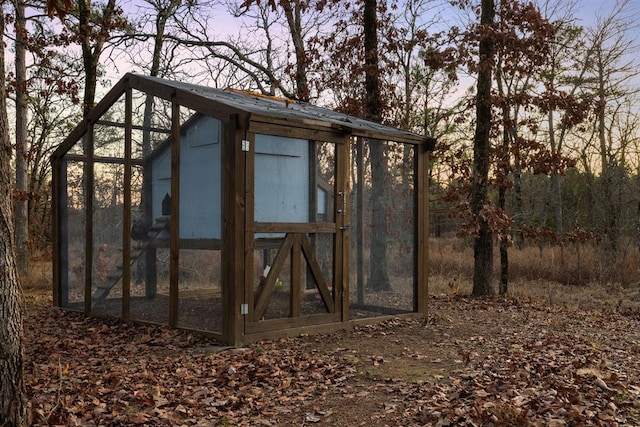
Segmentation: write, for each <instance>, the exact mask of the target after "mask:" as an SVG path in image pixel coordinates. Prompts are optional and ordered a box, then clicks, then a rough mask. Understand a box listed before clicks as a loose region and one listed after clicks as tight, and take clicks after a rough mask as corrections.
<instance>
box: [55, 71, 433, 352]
mask: <svg viewBox="0 0 640 427" xmlns="http://www.w3.org/2000/svg"><path fill="white" fill-rule="evenodd" d="M434 143H435V141H434V140H432V139H430V138H426V137H423V136H420V135H417V134H413V133H410V132H406V131H402V130H398V129H394V128H391V127H387V126H383V125H380V124H377V123H372V122H368V121H365V120H362V119H358V118H356V117H351V116H347V115H345V114H341V113H337V112H334V111H331V110H327V109H323V108H318V107H315V106H313V105H310V104H308V103H300V102H294V101H290V100H285V99H280V98H275V97H265V96H261V95H257V94H252V93H247V92H242V91H235V90H221V89H212V88H209V87H204V86H197V85H193V84H188V83H183V82H176V81H171V80H165V79H160V78H152V77H145V76H139V75H133V74H127V75H125V76H124V77H123V78H122V79H121V80H120V81H119V82H118V83H117V84H116V85H115V86H114V87H113V89H112V90H111V91H110V92H109V93H108V94H107V95H106V96H105V97H104V98H103V99H102V100H101V101H100V102H99V103H98V105H97V106H96V107H95V108H94V109H93V110H92V111H91V113H90V114H89V115H88V117H86V118H85V119H84V120H83V121H82V123H80V124H79V125H78V126H77V127H76V128H75V129H73V131H71V133H70V134H69V136H68V137H67V138H66V140H65V141H64V142H63V143H62V144H61V145H60V147H59V148H58V149H57V150H56V151H55V153H54V154H53V156H52V165H53V200H54V209H53V211H54V218H53V236H54V248H55V250H54V281H53V286H54V303H55V304H56V305H57V306H59V307H64V308H67V309H72V310H79V311H83V312H84V313H85V314H86V315H92V316H115V317H119V318H121V319H123V320H124V321H127V322H128V321H140V322H149V323H156V324H168V325H170V326H172V327H179V328H184V329H192V330H198V331H202V332H205V333H208V334H211V335H214V336H215V337H216V338H218V339H219V340H220V341H221V342H224V343H227V344H230V345H241V344H243V343H247V342H250V341H255V340H257V339H262V338H269V337H276V336H282V335H291V334H300V333H313V332H323V331H331V330H336V329H340V328H349V327H351V326H352V325H353V324H354V323H356V322H370V321H371V320H370V319H372V318H374V319H384V318H387V317H388V316H398V315H402V316H424V315H425V313H426V310H427V299H426V297H427V224H428V212H427V206H428V194H427V183H428V178H427V168H428V162H429V152H430V151H431V150H433V145H434Z"/></svg>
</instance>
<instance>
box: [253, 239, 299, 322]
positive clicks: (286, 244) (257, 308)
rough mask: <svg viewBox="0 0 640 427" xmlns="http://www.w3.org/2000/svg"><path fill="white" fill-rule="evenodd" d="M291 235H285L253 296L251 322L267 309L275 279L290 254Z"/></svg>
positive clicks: (255, 320) (256, 319)
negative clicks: (265, 275) (267, 271)
mask: <svg viewBox="0 0 640 427" xmlns="http://www.w3.org/2000/svg"><path fill="white" fill-rule="evenodd" d="M293 236H294V235H293V234H287V237H286V238H285V239H284V241H283V242H282V246H280V249H278V253H277V254H276V257H275V258H274V260H273V265H272V266H271V269H270V270H269V273H267V277H266V278H265V279H264V280H263V282H262V283H261V285H260V288H259V290H258V292H257V294H256V295H255V298H254V301H255V303H254V308H253V321H254V322H257V321H259V320H260V318H261V317H262V316H263V315H264V311H265V309H266V308H267V304H268V303H269V298H270V297H271V293H272V292H273V287H274V286H275V283H276V279H277V278H278V276H279V275H280V272H281V271H282V267H283V266H284V262H285V261H286V259H287V256H289V254H290V253H291V248H292V247H293V241H294V238H293Z"/></svg>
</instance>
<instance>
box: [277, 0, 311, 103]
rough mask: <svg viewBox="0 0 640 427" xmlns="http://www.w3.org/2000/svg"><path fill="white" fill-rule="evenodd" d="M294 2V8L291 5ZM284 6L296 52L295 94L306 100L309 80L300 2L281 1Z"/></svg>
mask: <svg viewBox="0 0 640 427" xmlns="http://www.w3.org/2000/svg"><path fill="white" fill-rule="evenodd" d="M291 3H294V4H295V8H293V7H291ZM280 4H281V5H282V6H283V8H284V14H285V16H286V17H287V23H288V24H289V32H290V33H291V41H292V42H293V48H294V51H295V54H296V96H297V97H298V99H299V100H301V101H308V100H309V97H310V95H311V93H310V91H309V81H308V80H307V53H306V52H305V49H304V39H303V37H302V18H301V17H300V3H299V2H289V1H283V2H281V3H280Z"/></svg>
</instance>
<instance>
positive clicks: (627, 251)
mask: <svg viewBox="0 0 640 427" xmlns="http://www.w3.org/2000/svg"><path fill="white" fill-rule="evenodd" d="M429 244H430V246H429V260H430V279H429V293H430V294H432V295H438V294H448V295H451V294H458V295H468V294H471V286H472V285H471V280H472V275H473V250H472V247H471V244H470V242H469V241H465V240H463V239H455V238H445V239H431V240H430V242H429ZM193 252H194V254H190V255H191V256H189V257H187V258H185V260H188V261H189V262H186V261H185V263H186V264H187V265H186V267H192V268H193V270H197V271H198V273H200V274H198V275H197V276H198V278H199V279H201V280H204V282H209V281H210V280H212V278H214V277H216V275H217V274H219V273H216V274H213V272H212V271H209V270H213V271H219V268H220V261H219V257H212V255H211V254H210V253H209V252H207V251H200V252H204V253H202V254H200V253H195V252H196V251H193ZM620 252H621V253H620V254H619V256H617V257H613V256H607V254H605V253H603V249H602V248H601V247H598V246H594V245H580V246H577V245H571V246H570V247H565V248H560V247H558V246H545V247H543V248H538V247H525V248H524V249H522V250H518V249H517V248H514V247H512V248H510V249H509V269H510V270H509V272H510V281H509V295H510V296H512V297H515V298H518V299H523V300H536V301H544V302H546V303H548V304H553V305H572V306H584V307H588V306H596V305H600V306H602V305H610V306H614V307H634V308H635V307H640V251H638V248H635V247H631V246H630V245H627V246H626V247H623V249H622V250H621V251H620ZM205 255H206V259H205V258H203V257H204V256H205ZM494 256H495V260H494V265H495V276H494V277H495V282H496V288H497V281H498V277H499V265H500V261H499V254H498V250H497V248H496V249H495V250H494ZM196 266H197V267H196ZM203 266H206V267H207V271H202V270H203ZM183 267H184V266H183ZM205 273H206V274H205ZM200 276H202V277H200ZM51 277H52V264H51V260H50V259H49V257H48V256H45V255H42V256H38V257H34V259H31V260H30V262H29V271H28V273H27V275H26V277H23V278H21V283H22V287H23V289H25V290H49V289H51ZM210 286H211V285H210V284H209V286H203V287H210Z"/></svg>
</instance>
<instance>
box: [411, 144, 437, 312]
mask: <svg viewBox="0 0 640 427" xmlns="http://www.w3.org/2000/svg"><path fill="white" fill-rule="evenodd" d="M433 143H434V142H430V143H428V144H423V145H416V146H414V159H415V176H416V177H415V182H416V186H417V188H416V195H415V200H416V208H415V210H414V212H415V233H416V251H415V268H416V281H415V290H414V295H415V301H414V310H415V311H416V312H418V313H422V314H424V315H425V316H426V315H427V306H428V297H429V277H428V276H429V252H428V248H429V173H428V171H429V150H432V149H433Z"/></svg>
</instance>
